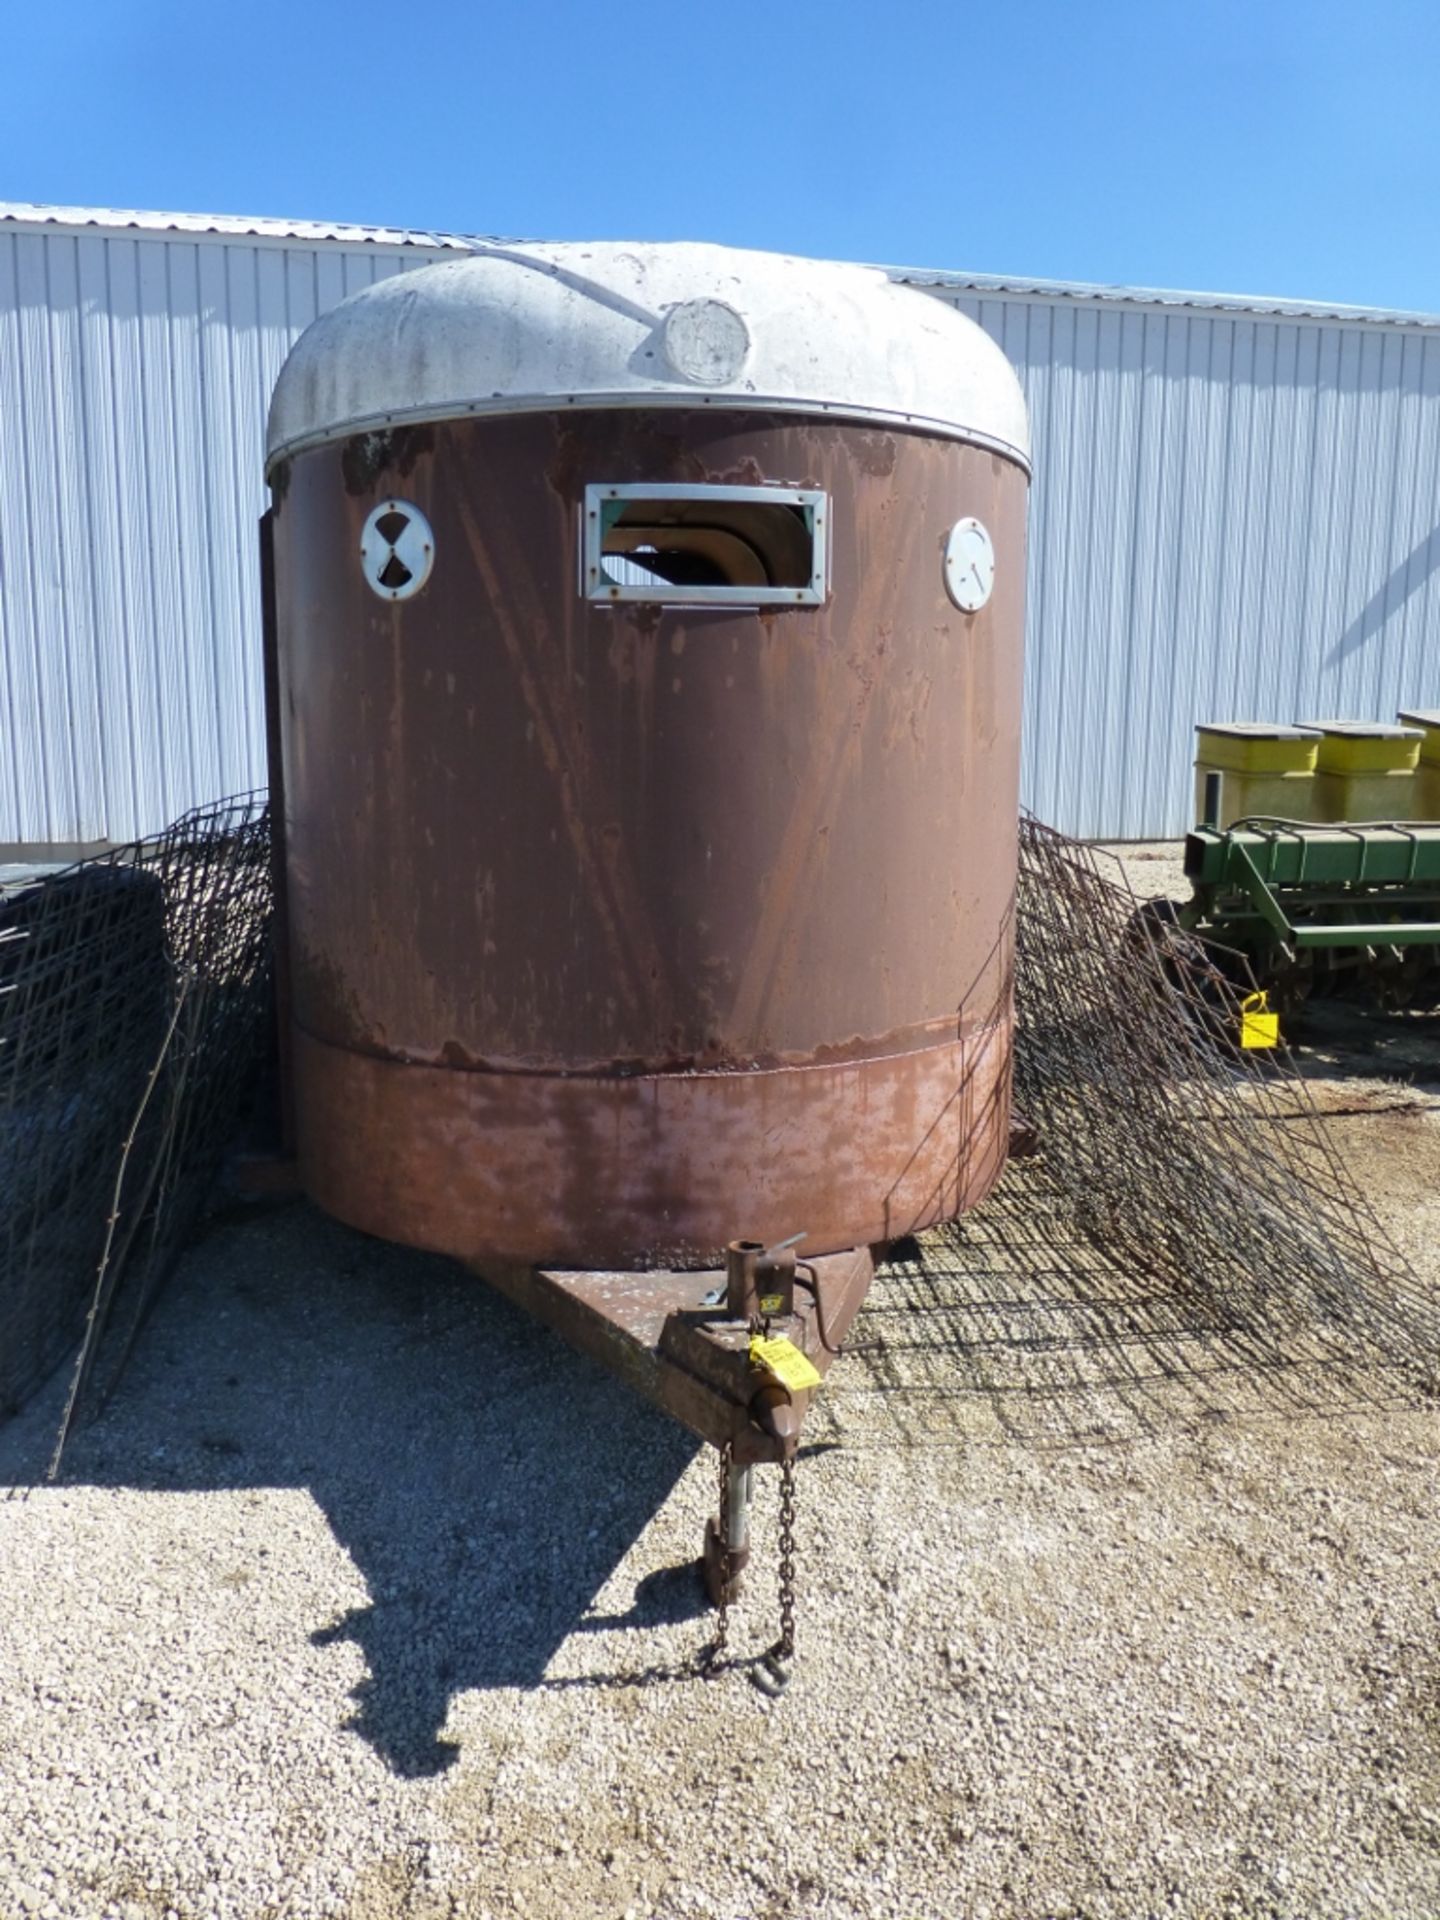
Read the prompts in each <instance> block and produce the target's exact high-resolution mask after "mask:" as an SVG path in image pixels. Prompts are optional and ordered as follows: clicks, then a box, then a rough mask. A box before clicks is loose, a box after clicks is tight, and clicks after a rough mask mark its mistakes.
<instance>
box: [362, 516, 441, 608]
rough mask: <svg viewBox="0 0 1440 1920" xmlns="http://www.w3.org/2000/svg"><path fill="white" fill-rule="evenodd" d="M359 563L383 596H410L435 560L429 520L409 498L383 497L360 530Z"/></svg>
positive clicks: (372, 585)
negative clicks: (384, 498)
mask: <svg viewBox="0 0 1440 1920" xmlns="http://www.w3.org/2000/svg"><path fill="white" fill-rule="evenodd" d="M360 564H361V566H362V567H363V568H364V570H365V578H366V579H367V580H368V581H369V583H370V586H371V589H372V591H374V592H375V593H378V594H379V596H380V598H381V599H382V600H408V599H409V598H410V596H411V594H412V593H418V592H419V591H420V589H421V587H423V586H424V584H425V582H426V581H427V580H428V579H429V578H430V569H431V567H433V566H434V564H435V536H434V534H433V533H432V532H431V531H430V522H429V521H428V520H427V519H426V518H425V516H424V514H423V513H421V511H420V509H419V508H418V507H415V506H412V505H411V504H410V502H409V501H408V500H382V501H381V502H380V504H379V506H378V507H376V509H375V511H374V512H373V513H372V514H371V515H370V517H369V519H368V520H367V521H366V522H365V525H364V527H363V528H362V530H361V533H360Z"/></svg>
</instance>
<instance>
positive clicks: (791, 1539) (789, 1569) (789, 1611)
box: [775, 1453, 795, 1661]
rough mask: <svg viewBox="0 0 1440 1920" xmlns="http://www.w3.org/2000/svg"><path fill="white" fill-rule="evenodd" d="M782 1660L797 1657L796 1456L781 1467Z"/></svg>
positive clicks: (790, 1455) (778, 1647) (779, 1648)
mask: <svg viewBox="0 0 1440 1920" xmlns="http://www.w3.org/2000/svg"><path fill="white" fill-rule="evenodd" d="M775 1651H776V1653H777V1654H778V1655H779V1656H780V1658H781V1659H782V1660H787V1661H788V1660H791V1659H793V1658H794V1655H795V1456H794V1454H793V1453H787V1454H786V1456H785V1458H784V1459H783V1460H782V1461H781V1463H780V1639H779V1642H778V1643H777V1645H776V1648H775Z"/></svg>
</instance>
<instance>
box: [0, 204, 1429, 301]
mask: <svg viewBox="0 0 1440 1920" xmlns="http://www.w3.org/2000/svg"><path fill="white" fill-rule="evenodd" d="M0 226H35V227H108V228H110V229H112V230H114V231H116V232H123V231H125V230H126V229H133V230H136V231H140V232H145V233H189V234H215V235H218V236H226V235H228V236H230V237H232V238H247V237H248V238H253V239H268V240H302V241H303V240H333V241H338V242H341V243H345V244H348V245H350V246H360V245H370V246H378V247H422V248H425V249H427V250H429V251H437V252H447V253H448V252H453V253H470V252H472V251H473V250H474V249H475V248H476V247H477V246H496V245H501V246H511V245H519V244H521V242H520V240H519V239H518V238H517V237H516V236H515V235H513V234H509V235H502V234H466V233H439V232H427V231H424V230H422V229H419V228H414V227H365V226H356V225H352V224H349V223H347V222H345V221H340V220H277V219H270V218H265V217H262V216H260V215H256V216H254V217H253V218H252V217H250V216H249V215H244V214H230V213H155V212H147V211H144V210H141V209H136V208H127V207H62V206H49V205H46V204H44V203H41V202H37V201H28V200H0ZM860 264H870V263H868V262H862V263H860ZM880 271H881V272H882V273H888V274H889V276H890V278H891V279H892V280H895V281H898V282H899V284H900V285H901V286H906V287H929V288H932V289H937V290H938V289H949V290H952V291H953V292H956V293H975V294H980V295H981V296H983V295H985V294H987V293H991V294H1003V293H1010V294H1020V295H1022V296H1027V297H1029V298H1034V299H1050V300H1077V301H1078V300H1087V301H1095V302H1099V303H1105V304H1109V305H1115V304H1119V305H1124V306H1136V307H1193V308H1195V309H1197V310H1199V311H1201V312H1220V313H1249V314H1261V315H1266V316H1269V317H1272V318H1279V319H1289V320H1339V321H1351V322H1355V323H1358V324H1367V325H1372V326H1392V327H1436V328H1440V313H1411V312H1407V311H1405V310H1404V309H1400V308H1388V307H1345V306H1338V305H1334V304H1326V303H1325V302H1322V301H1317V300H1282V299H1278V298H1272V297H1271V296H1269V295H1267V294H1248V293H1186V292H1181V291H1179V290H1177V289H1174V288H1167V287H1125V286H1104V285H1102V284H1100V283H1099V282H1090V281H1085V280H1028V279H1025V278H1024V277H1022V276H1019V275H1015V274H1002V273H952V272H946V271H944V270H942V269H940V268H937V267H894V266H890V267H882V268H880Z"/></svg>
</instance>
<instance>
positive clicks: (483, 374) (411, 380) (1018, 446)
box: [267, 241, 1030, 468]
mask: <svg viewBox="0 0 1440 1920" xmlns="http://www.w3.org/2000/svg"><path fill="white" fill-rule="evenodd" d="M565 405H574V406H577V407H606V406H608V407H627V406H628V407H635V406H644V407H654V406H684V407H691V408H693V407H696V406H703V405H711V406H736V405H738V406H741V407H745V408H757V409H763V410H781V411H784V412H787V413H808V414H814V413H834V414H837V415H840V416H843V417H845V418H848V419H861V420H874V421H878V422H881V423H886V424H890V425H894V426H913V427H916V428H918V429H920V430H921V431H922V432H930V433H941V434H946V435H949V436H951V437H953V438H956V439H961V440H972V441H975V442H977V443H978V444H980V445H982V446H991V447H994V448H995V449H996V450H997V451H998V452H1000V453H1003V454H1005V455H1007V456H1008V457H1009V458H1011V459H1013V460H1017V461H1019V462H1020V463H1021V464H1022V465H1024V466H1026V467H1027V468H1028V465H1029V451H1030V436H1029V426H1028V422H1027V418H1026V413H1025V399H1024V395H1023V394H1022V392H1021V390H1020V382H1019V381H1018V379H1017V378H1016V376H1015V372H1014V369H1013V368H1012V367H1011V365H1010V363H1009V361H1008V360H1007V359H1006V358H1005V356H1004V354H1003V353H1002V352H1001V351H1000V349H999V347H997V346H996V345H995V343H994V342H993V341H992V340H991V339H990V337H989V336H988V335H987V334H986V333H984V332H983V331H982V330H981V329H980V328H979V327H977V326H976V325H975V323H974V322H973V321H971V320H968V319H966V318H965V316H964V315H963V314H961V313H959V312H957V311H956V309H955V308H954V307H951V306H947V305H946V304H945V303H943V302H942V301H940V300H937V299H936V298H935V297H934V296H933V295H931V294H926V293H920V292H917V291H916V290H915V289H914V288H911V287H901V286H897V285H896V284H895V283H894V282H893V281H892V280H890V279H889V278H888V277H887V276H886V275H885V274H884V273H883V272H882V271H881V270H880V269H879V268H876V267H857V266H847V265H842V264H840V263H838V262H833V261H824V260H800V259H795V258H792V257H791V256H789V255H787V254H777V253H749V252H742V251H740V250H739V249H737V248H732V247H714V246H701V245H694V244H691V243H689V242H677V243H673V244H669V243H665V244H658V243H653V242H643V241H642V242H633V243H627V242H623V241H597V242H594V243H591V242H581V241H576V242H567V243H564V244H555V245H544V244H539V243H536V244H529V243H527V244H525V245H523V246H483V245H482V246H477V249H476V251H475V252H474V253H473V254H467V255H465V256H464V257H463V258H461V259H458V260H447V261H444V262H442V263H441V264H439V265H437V266H431V267H421V268H418V269H417V270H415V271H414V272H410V273H399V274H396V275H394V276H393V277H392V278H390V279H388V280H382V281H380V282H378V283H377V284H376V285H375V286H373V287H367V288H366V289H365V291H364V292H363V293H357V294H355V295H353V296H352V297H351V298H350V299H349V300H346V301H344V302H342V303H341V305H340V306H338V307H334V308H332V309H331V311H330V312H328V313H325V314H322V315H321V316H320V318H319V319H318V320H316V321H314V322H313V324H312V325H310V326H309V327H307V328H306V330H305V332H304V333H303V334H301V336H300V338H299V339H298V340H297V341H296V343H295V346H294V348H293V349H292V351H291V353H290V357H289V359H288V360H287V361H286V362H285V365H284V366H283V367H282V368H281V371H280V378H279V380H278V381H277V382H276V385H275V395H274V398H273V400H272V401H271V403H270V426H269V433H268V438H267V464H268V465H269V466H273V465H274V463H275V462H276V461H277V460H281V459H283V458H284V457H286V456H287V455H289V454H293V453H296V452H299V451H300V450H301V449H302V448H304V447H308V446H314V445H316V444H318V443H320V442H322V441H326V440H334V439H340V438H342V437H345V436H347V435H349V434H353V433H361V432H364V431H365V430H366V429H367V428H376V427H382V426H387V425H391V424H399V423H401V422H404V421H423V420H451V419H455V418H458V417H464V416H466V415H470V414H485V413H502V412H536V411H539V410H541V409H544V410H547V411H548V410H550V409H553V408H556V407H560V406H565Z"/></svg>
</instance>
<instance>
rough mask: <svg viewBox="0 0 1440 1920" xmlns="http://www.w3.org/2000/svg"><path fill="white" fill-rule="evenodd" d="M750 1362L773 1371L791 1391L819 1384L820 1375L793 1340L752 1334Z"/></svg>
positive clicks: (801, 1391) (769, 1371)
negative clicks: (767, 1337) (766, 1337)
mask: <svg viewBox="0 0 1440 1920" xmlns="http://www.w3.org/2000/svg"><path fill="white" fill-rule="evenodd" d="M750 1364H751V1366H752V1367H763V1368H764V1370H765V1372H766V1373H773V1374H774V1376H775V1378H776V1379H777V1380H778V1381H779V1382H780V1384H781V1386H782V1387H788V1388H789V1389H790V1391H791V1393H804V1392H805V1390H806V1388H807V1387H818V1386H819V1384H820V1375H819V1374H818V1373H817V1372H816V1371H815V1369H814V1367H812V1366H811V1364H810V1362H809V1361H808V1360H807V1359H806V1358H805V1355H804V1354H803V1353H802V1352H801V1351H800V1349H799V1348H798V1347H797V1346H796V1345H795V1343H794V1341H793V1340H785V1339H781V1338H776V1339H774V1340H765V1339H763V1338H762V1337H761V1336H760V1335H759V1334H758V1333H757V1334H754V1335H753V1336H752V1337H751V1341H750Z"/></svg>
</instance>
